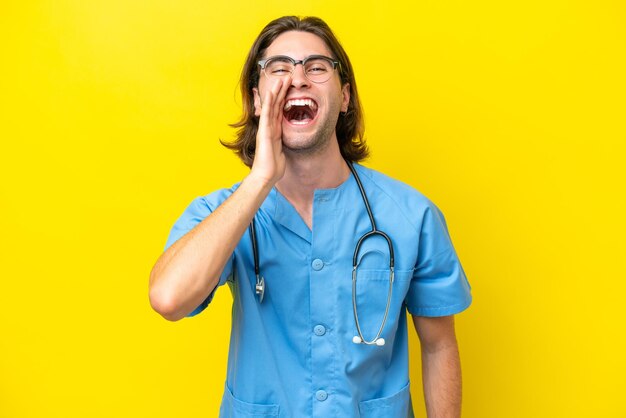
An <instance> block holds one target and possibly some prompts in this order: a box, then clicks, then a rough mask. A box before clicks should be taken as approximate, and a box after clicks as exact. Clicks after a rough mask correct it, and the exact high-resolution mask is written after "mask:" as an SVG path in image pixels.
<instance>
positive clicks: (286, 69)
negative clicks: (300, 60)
mask: <svg viewBox="0 0 626 418" xmlns="http://www.w3.org/2000/svg"><path fill="white" fill-rule="evenodd" d="M264 71H265V74H266V75H268V76H272V77H283V76H286V75H289V74H291V73H292V72H293V63H292V62H291V61H289V60H288V59H286V58H281V57H276V58H272V59H270V60H268V61H267V62H266V63H265V70H264Z"/></svg>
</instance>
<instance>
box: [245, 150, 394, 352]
mask: <svg viewBox="0 0 626 418" xmlns="http://www.w3.org/2000/svg"><path fill="white" fill-rule="evenodd" d="M346 163H347V164H348V167H349V168H350V171H351V172H352V175H353V176H354V180H356V184H357V185H358V186H359V192H360V193H361V197H362V198H363V203H364V204H365V209H366V210H367V215H368V216H369V218H370V223H371V224H372V230H371V231H369V232H367V233H365V234H363V236H361V238H359V240H358V241H357V244H356V247H355V248H354V256H353V257H352V310H353V312H354V322H355V324H356V330H357V332H358V334H359V335H355V336H354V337H353V338H352V342H353V343H355V344H366V345H377V346H383V345H385V339H384V338H381V336H380V335H381V334H382V332H383V329H384V328H385V323H386V322H387V316H388V315H389V308H390V306H391V293H392V290H393V280H394V268H393V245H392V243H391V238H389V236H388V235H387V234H385V233H384V232H383V231H381V230H380V229H378V228H376V221H375V220H374V215H372V209H371V208H370V203H369V200H368V199H367V195H366V194H365V190H364V189H363V184H362V183H361V179H360V178H359V175H358V174H357V172H356V170H355V169H354V166H353V165H352V163H350V162H349V161H346ZM249 230H250V238H251V240H252V253H253V256H254V274H255V275H256V284H255V292H256V294H257V295H259V303H261V302H263V296H265V279H264V278H263V277H262V276H261V274H260V272H259V251H258V248H257V239H256V232H255V226H254V219H252V222H251V223H250V227H249ZM376 235H378V236H381V237H383V238H384V239H385V240H386V241H387V245H388V246H389V290H388V291H387V305H386V306H385V315H384V316H383V320H382V322H381V324H380V328H379V329H378V333H377V334H376V336H375V337H374V339H372V340H370V341H368V340H366V339H365V337H363V332H362V331H361V325H360V323H359V314H358V312H357V303H356V280H357V274H356V273H357V267H358V265H359V250H360V249H361V245H363V243H364V242H365V240H367V239H368V238H371V237H373V236H376Z"/></svg>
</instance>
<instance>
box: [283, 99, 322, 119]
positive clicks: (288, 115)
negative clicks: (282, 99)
mask: <svg viewBox="0 0 626 418" xmlns="http://www.w3.org/2000/svg"><path fill="white" fill-rule="evenodd" d="M316 115H317V103H315V101H313V100H312V99H291V100H287V102H286V103H285V107H284V108H283V116H284V117H285V119H286V120H287V122H289V123H290V124H292V125H306V124H308V123H311V122H312V121H313V119H315V116H316Z"/></svg>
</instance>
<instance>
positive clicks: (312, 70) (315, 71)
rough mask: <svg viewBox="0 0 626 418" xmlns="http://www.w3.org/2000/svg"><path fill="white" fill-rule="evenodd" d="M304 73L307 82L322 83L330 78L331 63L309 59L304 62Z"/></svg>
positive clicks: (323, 59) (321, 59)
mask: <svg viewBox="0 0 626 418" xmlns="http://www.w3.org/2000/svg"><path fill="white" fill-rule="evenodd" d="M304 71H305V72H306V76H307V77H308V79H309V80H311V81H313V82H315V83H323V82H325V81H328V79H330V77H331V76H332V74H333V63H332V62H331V61H330V60H328V59H325V58H311V59H309V60H307V61H306V64H305V66H304Z"/></svg>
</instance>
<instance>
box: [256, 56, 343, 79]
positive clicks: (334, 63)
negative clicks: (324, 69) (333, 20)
mask: <svg viewBox="0 0 626 418" xmlns="http://www.w3.org/2000/svg"><path fill="white" fill-rule="evenodd" d="M277 58H280V59H284V60H286V61H289V62H291V63H292V64H293V70H291V74H293V72H294V71H296V65H298V64H302V69H303V72H304V76H305V77H306V79H307V80H309V81H310V82H311V83H316V84H322V83H325V82H327V81H328V80H330V79H331V78H332V74H330V76H329V77H328V79H326V80H324V81H315V80H311V78H310V77H309V75H308V74H307V72H306V70H305V66H306V63H307V62H309V61H310V60H314V59H323V60H326V61H328V62H329V63H330V64H331V65H332V67H333V71H336V70H337V67H339V61H335V60H334V59H332V58H331V57H327V56H325V55H309V56H308V57H306V58H304V59H301V60H295V59H293V58H291V57H289V56H287V55H274V56H272V57H268V58H266V59H264V60H259V61H258V64H259V66H260V67H261V71H263V74H265V76H266V77H268V78H271V77H275V78H280V77H282V76H277V75H268V74H267V73H266V72H265V67H266V66H267V63H268V61H271V60H275V59H277Z"/></svg>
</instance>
